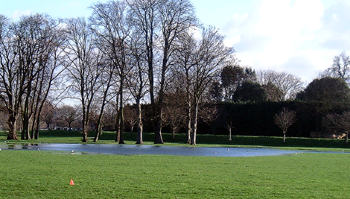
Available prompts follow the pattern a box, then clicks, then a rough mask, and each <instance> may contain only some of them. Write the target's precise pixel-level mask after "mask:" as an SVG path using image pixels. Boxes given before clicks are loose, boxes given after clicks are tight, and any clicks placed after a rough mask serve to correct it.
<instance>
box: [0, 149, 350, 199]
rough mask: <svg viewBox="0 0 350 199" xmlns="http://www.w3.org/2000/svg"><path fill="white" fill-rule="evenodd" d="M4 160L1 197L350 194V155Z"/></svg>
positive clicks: (28, 154) (22, 155)
mask: <svg viewBox="0 0 350 199" xmlns="http://www.w3.org/2000/svg"><path fill="white" fill-rule="evenodd" d="M0 158H1V161H0V168H1V169H0V197H1V198H259V199H262V198H268V199H270V198H298V199H300V198H350V170H349V169H350V155H349V154H293V155H286V156H271V157H241V158H221V157H220V158H219V157H182V156H149V155H141V156H120V155H73V154H69V153H58V152H43V151H5V150H3V151H0ZM71 178H72V179H73V180H74V182H75V185H74V186H70V185H69V181H70V179H71Z"/></svg>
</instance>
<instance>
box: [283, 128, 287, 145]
mask: <svg viewBox="0 0 350 199" xmlns="http://www.w3.org/2000/svg"><path fill="white" fill-rule="evenodd" d="M286 133H287V132H286V131H283V142H284V143H285V142H286Z"/></svg>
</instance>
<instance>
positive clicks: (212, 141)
mask: <svg viewBox="0 0 350 199" xmlns="http://www.w3.org/2000/svg"><path fill="white" fill-rule="evenodd" d="M93 135H94V133H93V132H91V133H90V134H89V136H93ZM124 137H125V142H126V144H135V140H136V133H130V132H128V133H124ZM114 139H115V133H114V132H111V131H106V132H104V133H103V134H102V136H101V138H100V140H99V141H98V142H97V143H100V144H115V141H114ZM153 139H154V135H153V133H145V134H144V141H145V142H144V144H153ZM163 139H164V141H165V145H175V146H189V145H187V144H185V140H186V136H185V135H184V134H177V135H176V136H175V138H172V136H171V134H168V133H164V134H163ZM92 140H93V137H90V139H89V142H88V143H90V144H93V143H94V142H93V141H92ZM1 142H2V143H4V142H6V143H81V135H80V133H79V132H69V131H41V132H40V139H39V140H28V141H27V140H24V141H23V140H18V141H7V140H6V135H5V132H0V143H1ZM197 143H198V145H197V146H199V147H204V146H206V147H276V148H280V149H293V150H295V149H298V150H320V151H347V152H350V144H346V143H345V142H344V140H333V139H315V138H295V137H291V138H287V141H286V143H283V141H282V137H266V136H239V135H236V136H233V137H232V141H228V139H227V136H225V135H208V134H199V135H198V137H197Z"/></svg>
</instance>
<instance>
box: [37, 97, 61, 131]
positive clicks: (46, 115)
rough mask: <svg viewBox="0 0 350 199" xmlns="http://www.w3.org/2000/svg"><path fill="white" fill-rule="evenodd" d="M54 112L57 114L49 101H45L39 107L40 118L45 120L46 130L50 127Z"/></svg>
mask: <svg viewBox="0 0 350 199" xmlns="http://www.w3.org/2000/svg"><path fill="white" fill-rule="evenodd" d="M56 114H57V110H56V108H55V107H54V106H53V104H52V103H50V102H49V101H46V102H45V103H44V105H43V107H42V109H41V113H40V117H41V118H40V120H42V121H44V122H45V124H46V128H47V129H48V130H50V129H51V124H52V123H53V121H54V117H55V116H56Z"/></svg>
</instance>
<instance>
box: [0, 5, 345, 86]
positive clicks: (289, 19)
mask: <svg viewBox="0 0 350 199" xmlns="http://www.w3.org/2000/svg"><path fill="white" fill-rule="evenodd" d="M104 1H106V0H102V2H104ZM191 1H192V3H193V5H194V7H195V9H196V13H197V16H198V17H199V19H200V20H201V22H202V23H203V24H207V25H214V26H216V27H218V28H219V29H220V31H221V33H222V34H223V35H225V36H226V39H225V43H226V45H228V46H233V47H234V48H235V49H236V54H237V57H238V58H239V59H240V60H241V64H242V65H244V66H250V67H253V68H254V69H256V70H265V69H271V70H276V71H285V72H289V73H293V74H295V75H297V76H299V77H301V78H302V80H304V81H305V82H309V81H311V80H312V79H313V78H316V77H317V76H318V74H319V73H320V72H321V71H323V70H324V69H325V68H327V67H329V66H330V65H331V64H332V59H333V57H334V56H336V55H338V54H340V53H341V52H342V51H345V52H348V49H349V47H350V37H349V35H350V26H349V25H348V24H349V21H350V11H349V10H350V1H349V0H191ZM95 2H98V0H0V5H1V7H0V14H2V15H5V16H7V17H8V18H12V19H18V18H19V17H20V16H22V15H28V14H31V13H46V14H49V15H51V16H53V17H56V18H66V17H82V16H85V17H88V16H89V15H90V13H91V10H90V9H89V6H91V5H92V4H93V3H95Z"/></svg>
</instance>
